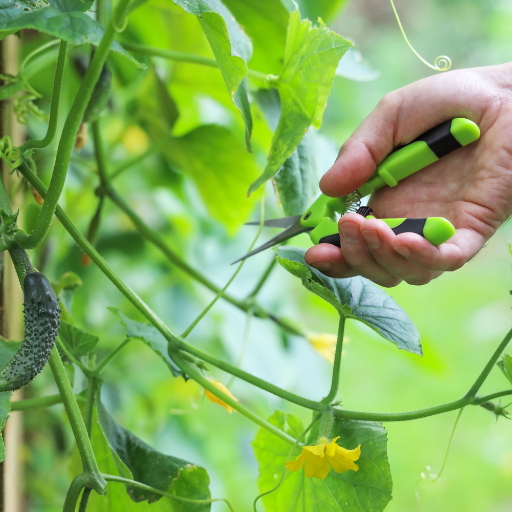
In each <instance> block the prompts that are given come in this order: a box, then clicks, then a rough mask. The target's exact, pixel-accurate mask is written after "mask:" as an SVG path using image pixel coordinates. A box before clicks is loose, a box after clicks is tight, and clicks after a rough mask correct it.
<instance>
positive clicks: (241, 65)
mask: <svg viewBox="0 0 512 512" xmlns="http://www.w3.org/2000/svg"><path fill="white" fill-rule="evenodd" d="M173 1H174V3H175V4H176V5H179V6H180V7H182V8H183V9H184V10H185V11H186V12H188V13H190V14H194V15H195V16H197V19H198V21H199V24H200V25H201V27H202V29H203V31H204V34H205V35H206V38H207V39H208V42H209V43H210V47H211V49H212V51H213V54H214V55H215V59H216V60H217V62H218V64H219V68H220V71H221V73H222V76H223V78H224V82H225V83H226V87H227V88H228V92H229V95H230V97H231V99H232V100H233V103H234V104H235V106H236V107H237V108H238V110H239V111H240V113H241V115H242V118H243V120H244V124H245V141H246V145H247V149H249V150H250V148H251V134H252V115H251V109H250V105H249V99H248V97H247V84H246V80H245V76H246V75H247V62H248V61H249V59H250V57H251V55H252V44H251V41H250V39H249V38H248V37H247V36H246V35H245V33H244V31H243V30H242V29H241V28H240V26H239V25H238V23H237V22H236V20H235V18H234V17H233V15H232V14H231V13H230V12H229V10H228V9H227V8H226V6H225V5H224V4H223V3H222V2H221V1H220V0H173Z"/></svg>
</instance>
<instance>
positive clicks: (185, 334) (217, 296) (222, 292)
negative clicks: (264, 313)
mask: <svg viewBox="0 0 512 512" xmlns="http://www.w3.org/2000/svg"><path fill="white" fill-rule="evenodd" d="M260 213H261V215H260V227H259V229H258V231H257V233H256V236H255V237H254V240H253V241H252V243H251V246H250V247H249V250H248V251H247V252H251V251H252V248H253V247H254V244H255V243H256V241H257V240H258V238H259V236H260V234H261V230H262V228H263V221H264V220H265V194H263V195H262V197H261V212H260ZM244 263H245V260H242V261H241V262H240V264H239V265H238V268H237V269H236V270H235V272H234V273H233V275H232V276H231V279H230V280H229V281H228V282H227V283H226V285H225V286H224V288H222V290H220V291H219V293H217V295H216V296H215V297H214V298H213V300H212V301H211V302H210V304H208V306H206V308H204V309H203V311H201V313H199V316H198V317H197V318H196V319H195V320H194V321H193V322H192V323H191V324H190V326H189V327H188V328H187V330H186V331H185V332H184V333H183V334H182V335H181V337H182V338H183V339H185V338H186V337H187V336H188V335H189V334H190V333H191V332H192V330H193V329H194V327H195V326H196V325H197V324H198V323H199V322H200V321H201V319H202V318H203V317H204V316H205V315H206V314H207V313H208V311H210V309H211V308H212V307H213V306H214V304H215V303H216V302H217V301H218V300H219V299H220V298H221V297H222V296H223V295H224V292H225V291H226V290H227V289H228V287H229V285H230V284H231V283H232V282H233V281H234V280H235V277H236V276H237V275H238V273H239V272H240V270H242V267H243V266H244ZM248 314H250V315H252V311H251V312H250V313H248Z"/></svg>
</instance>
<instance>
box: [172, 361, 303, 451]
mask: <svg viewBox="0 0 512 512" xmlns="http://www.w3.org/2000/svg"><path fill="white" fill-rule="evenodd" d="M174 361H175V362H176V364H177V365H178V366H179V367H180V369H181V370H182V371H183V372H184V373H185V374H186V375H188V376H189V377H190V378H191V379H194V380H195V381H196V382H197V383H198V384H199V385H200V386H202V387H203V388H204V389H207V390H208V391H209V392H210V393H212V394H213V395H215V396H216V397H218V398H220V399H221V400H222V401H223V402H225V403H226V404H228V405H229V406H231V407H232V408H233V409H235V411H238V412H239V413H240V414H243V415H244V416H245V417H246V418H248V419H250V420H251V421H253V422H254V423H256V424H257V425H259V426H260V427H263V428H264V429H266V430H268V431H269V432H271V433H272V434H275V435H276V436H277V437H279V438H280V439H282V440H283V441H286V442H287V443H290V444H294V443H295V441H296V440H295V439H294V438H293V437H291V436H289V435H288V434H286V433H285V432H283V431H282V430H280V429H278V428H277V427H275V426H274V425H271V424H270V423H268V421H265V420H264V419H263V418H260V417H259V416H258V415H256V414H254V413H253V412H252V411H250V410H249V409H247V408H246V407H244V406H243V405H242V404H240V402H237V401H236V400H234V399H233V398H231V397H230V396H229V395H226V393H224V392H222V391H221V390H220V389H219V388H218V387H216V386H214V385H213V383H212V382H210V381H209V380H208V379H207V378H206V377H203V376H202V375H201V373H200V372H199V371H197V370H196V369H195V368H193V367H192V366H190V365H189V364H187V363H186V362H185V361H183V359H181V358H180V357H179V356H177V357H175V359H174Z"/></svg>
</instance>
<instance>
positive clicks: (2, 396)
mask: <svg viewBox="0 0 512 512" xmlns="http://www.w3.org/2000/svg"><path fill="white" fill-rule="evenodd" d="M19 346H20V344H19V343H18V342H16V341H7V340H6V339H4V338H2V337H1V336H0V372H1V371H2V370H3V369H4V368H5V367H6V366H7V365H8V364H9V362H10V360H11V359H12V358H13V357H14V354H16V352H17V351H18V348H19ZM11 396H12V391H3V392H1V393H0V462H2V461H3V460H4V459H5V447H4V442H3V440H2V436H1V433H2V430H3V429H4V427H5V424H6V422H7V420H8V419H9V415H10V413H11Z"/></svg>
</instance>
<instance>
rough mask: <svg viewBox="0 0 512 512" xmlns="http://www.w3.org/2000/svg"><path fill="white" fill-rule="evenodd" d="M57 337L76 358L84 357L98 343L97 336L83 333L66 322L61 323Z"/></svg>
mask: <svg viewBox="0 0 512 512" xmlns="http://www.w3.org/2000/svg"><path fill="white" fill-rule="evenodd" d="M59 337H60V340H61V341H62V343H64V345H65V347H66V348H67V350H68V351H69V352H70V353H71V354H72V355H73V356H75V357H76V358H80V357H82V356H85V355H87V354H89V353H90V352H92V351H93V350H95V349H96V345H97V344H98V341H99V338H98V336H94V334H89V333H88V332H84V331H82V330H81V329H79V328H78V327H75V326H74V325H71V324H68V323H67V322H61V324H60V327H59Z"/></svg>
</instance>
